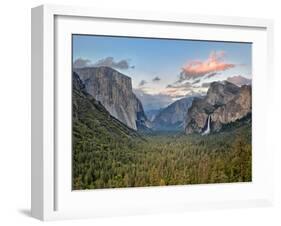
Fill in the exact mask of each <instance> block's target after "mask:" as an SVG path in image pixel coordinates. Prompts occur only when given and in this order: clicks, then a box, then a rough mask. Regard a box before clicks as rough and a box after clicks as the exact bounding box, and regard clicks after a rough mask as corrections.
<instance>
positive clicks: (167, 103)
mask: <svg viewBox="0 0 281 226" xmlns="http://www.w3.org/2000/svg"><path fill="white" fill-rule="evenodd" d="M69 58H71V62H72V74H71V75H69V76H72V113H71V114H72V132H71V136H72V163H71V164H72V178H71V179H72V189H73V190H85V189H113V188H133V187H151V186H170V185H195V184H214V183H242V182H251V181H252V79H253V75H252V43H251V42H236V41H235V42H234V41H233V42H232V41H223V40H217V41H214V40H207V39H206V40H194V39H176V38H175V39H172V38H162V37H159V38H158V37H157V38H156V37H127V36H106V35H95V34H72V55H71V56H69Z"/></svg>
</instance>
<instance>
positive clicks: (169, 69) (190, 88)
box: [72, 35, 252, 107]
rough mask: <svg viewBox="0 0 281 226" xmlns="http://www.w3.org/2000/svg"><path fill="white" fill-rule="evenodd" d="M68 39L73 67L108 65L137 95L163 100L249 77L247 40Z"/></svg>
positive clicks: (96, 37) (200, 92) (198, 92)
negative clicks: (122, 76)
mask: <svg viewBox="0 0 281 226" xmlns="http://www.w3.org/2000/svg"><path fill="white" fill-rule="evenodd" d="M72 40H73V46H72V47H73V65H74V67H85V66H109V67H112V68H114V69H116V70H118V71H119V72H121V73H123V74H125V75H127V76H129V77H131V78H132V85H133V89H134V91H135V93H136V94H137V95H139V96H141V95H143V96H146V97H151V98H156V99H157V98H160V99H163V100H164V99H165V103H163V104H168V103H169V102H172V101H174V100H176V99H180V98H182V97H185V96H188V95H193V94H204V93H206V92H207V89H208V85H209V84H210V83H211V82H213V81H222V80H228V79H232V78H233V77H234V80H237V79H240V80H241V78H242V79H244V78H246V79H251V78H252V66H251V61H252V59H251V56H252V44H251V43H237V42H215V41H200V40H176V39H156V38H154V39H152V38H134V37H112V36H95V35H73V39H72ZM241 76H242V77H241ZM232 80H233V79H232ZM146 99H149V98H146ZM160 99H159V101H160V102H161V100H160ZM155 101H156V102H157V100H155ZM166 102H167V103H166ZM144 105H145V104H144ZM160 105H161V104H160ZM144 107H145V106H144Z"/></svg>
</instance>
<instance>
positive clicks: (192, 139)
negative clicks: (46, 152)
mask: <svg viewBox="0 0 281 226" xmlns="http://www.w3.org/2000/svg"><path fill="white" fill-rule="evenodd" d="M95 145H96V146H95V147H99V148H95V149H92V148H91V147H90V146H89V145H88V146H87V144H86V146H83V150H82V148H81V145H76V147H75V150H74V157H73V189H96V188H117V187H144V186H161V185H184V184H203V183H229V182H247V181H251V180H252V177H251V176H252V167H251V166H252V161H251V160H252V155H251V154H252V152H251V150H252V146H251V125H250V124H248V125H244V126H242V127H239V128H236V129H234V130H229V131H226V132H220V133H216V134H210V135H207V136H201V135H185V134H181V133H168V132H165V133H164V132H163V133H154V134H147V135H143V139H137V138H135V139H132V140H128V141H127V142H123V143H122V144H118V143H116V144H110V145H106V144H102V145H97V144H95Z"/></svg>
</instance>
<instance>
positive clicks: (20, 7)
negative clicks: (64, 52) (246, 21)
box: [0, 0, 281, 226]
mask: <svg viewBox="0 0 281 226" xmlns="http://www.w3.org/2000/svg"><path fill="white" fill-rule="evenodd" d="M279 2H280V1H277V0H276V1H274V0H260V1H246V0H233V1H231V0H229V1H225V0H212V1H210V0H209V1H208V0H205V1H203V0H196V1H188V0H182V1H181V0H167V1H165V2H164V0H159V1H158V0H154V1H152V0H117V1H116V0H115V1H114V0H99V1H97V0H79V1H75V0H69V1H66V0H56V1H53V2H51V1H48V0H45V1H40V0H38V1H35V0H24V1H23V0H9V1H8V0H6V1H2V2H1V8H0V17H1V19H0V23H1V26H0V28H1V35H0V63H1V67H0V81H1V85H0V106H1V108H0V142H1V148H0V225H4V226H6V225H39V224H42V222H40V221H38V220H35V219H33V218H31V217H30V216H29V215H30V213H29V208H30V8H31V7H34V6H37V5H39V4H43V3H56V4H70V5H83V6H91V7H99V8H107V7H110V8H116V9H134V10H152V11H155V12H157V11H164V12H179V13H192V14H207V15H231V16H247V17H262V18H272V19H274V20H275V35H274V38H275V43H274V44H275V46H274V49H275V78H274V79H275V82H274V83H275V89H274V95H273V96H269V97H268V98H271V99H273V98H274V101H275V107H274V109H270V111H271V118H270V120H269V122H270V123H269V127H270V129H271V131H272V136H271V144H272V148H273V149H275V172H274V173H275V174H274V176H275V191H276V192H275V198H276V202H275V205H274V207H270V208H254V209H234V210H214V211H200V212H199V211H197V212H187V213H178V214H165V215H164V214H162V215H146V216H132V217H118V218H108V219H94V220H79V221H77V220H75V221H61V222H50V223H48V224H50V225H122V226H125V225H216V226H219V225H224V226H225V225H228V226H231V225H235V226H237V225H281V214H280V213H281V196H280V193H281V192H280V191H281V154H280V153H281V142H279V140H281V132H280V130H279V128H280V127H281V123H280V115H281V89H280V85H279V83H280V82H281V79H280V76H281V70H280V63H279V62H281V54H280V52H279V51H281V48H280V46H281V45H280V42H281V14H280V6H278V3H279ZM265 76H266V75H265ZM265 95H266V94H265Z"/></svg>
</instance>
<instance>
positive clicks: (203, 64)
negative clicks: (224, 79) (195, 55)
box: [181, 51, 235, 80]
mask: <svg viewBox="0 0 281 226" xmlns="http://www.w3.org/2000/svg"><path fill="white" fill-rule="evenodd" d="M224 58H225V52H223V51H219V52H211V53H210V55H209V57H208V59H206V60H205V61H200V60H196V61H190V62H188V63H187V64H186V65H185V66H184V67H183V68H182V73H181V80H185V79H190V78H198V77H203V76H205V75H208V74H210V73H217V72H220V71H225V70H228V69H230V68H233V67H235V64H231V63H225V62H224Z"/></svg>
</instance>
